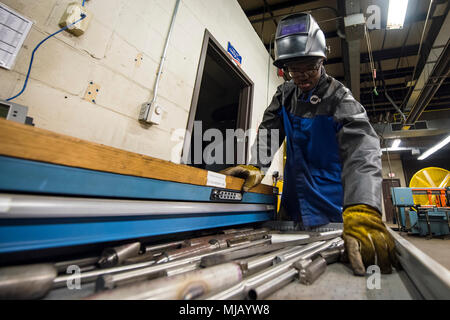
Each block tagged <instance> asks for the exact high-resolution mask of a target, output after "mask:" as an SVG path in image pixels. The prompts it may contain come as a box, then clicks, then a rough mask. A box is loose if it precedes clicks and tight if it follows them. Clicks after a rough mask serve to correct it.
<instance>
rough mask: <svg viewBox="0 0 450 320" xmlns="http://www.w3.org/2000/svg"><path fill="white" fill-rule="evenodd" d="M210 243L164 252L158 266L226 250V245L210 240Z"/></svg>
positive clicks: (159, 258)
mask: <svg viewBox="0 0 450 320" xmlns="http://www.w3.org/2000/svg"><path fill="white" fill-rule="evenodd" d="M210 241H211V242H206V243H202V244H197V245H194V246H190V247H185V248H181V249H175V250H170V251H167V252H163V253H162V254H161V256H160V257H158V258H157V259H156V263H157V264H161V263H166V262H170V261H174V260H176V259H180V258H186V257H189V256H192V255H196V254H202V253H207V252H211V251H214V250H217V249H223V248H226V244H225V245H224V244H222V243H221V242H219V241H215V242H214V241H213V240H210Z"/></svg>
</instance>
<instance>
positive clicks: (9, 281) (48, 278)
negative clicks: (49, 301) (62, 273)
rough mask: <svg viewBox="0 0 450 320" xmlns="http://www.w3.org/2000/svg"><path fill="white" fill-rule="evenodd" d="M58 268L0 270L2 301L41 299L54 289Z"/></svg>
mask: <svg viewBox="0 0 450 320" xmlns="http://www.w3.org/2000/svg"><path fill="white" fill-rule="evenodd" d="M56 275H57V271H56V268H55V267H54V266H53V265H52V264H50V263H47V264H33V265H26V266H13V267H5V268H2V269H1V270H0V299H14V300H16V299H26V300H30V299H39V298H42V297H43V296H45V294H46V293H47V292H48V291H49V290H50V289H51V288H52V281H53V279H54V278H56Z"/></svg>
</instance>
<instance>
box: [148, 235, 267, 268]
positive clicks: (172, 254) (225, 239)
mask: <svg viewBox="0 0 450 320" xmlns="http://www.w3.org/2000/svg"><path fill="white" fill-rule="evenodd" d="M267 234H268V230H267V229H259V230H251V231H244V232H235V233H230V234H219V235H211V236H204V237H200V238H194V239H189V240H187V242H189V243H190V244H191V246H190V247H184V248H181V249H174V250H169V251H167V252H163V254H162V255H161V257H159V258H158V259H156V263H158V264H159V263H165V262H169V261H173V260H175V259H180V258H184V257H188V256H191V255H194V254H201V253H205V252H210V251H214V250H217V249H223V248H226V247H231V246H233V247H234V246H235V245H236V244H239V242H241V243H243V242H244V243H245V242H248V241H251V240H259V239H262V238H264V237H267Z"/></svg>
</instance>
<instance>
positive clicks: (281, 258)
mask: <svg viewBox="0 0 450 320" xmlns="http://www.w3.org/2000/svg"><path fill="white" fill-rule="evenodd" d="M327 243H328V242H327ZM343 245H344V240H342V239H340V238H339V240H336V241H334V243H333V246H332V247H333V248H334V247H338V248H340V247H342V246H343ZM329 247H330V246H328V247H326V248H325V249H323V250H320V251H319V252H315V251H311V252H308V253H305V254H304V255H302V259H310V258H312V257H314V256H315V255H317V254H318V253H320V252H322V251H324V250H326V249H328V248H329ZM298 255H299V253H298V252H296V251H291V252H287V253H284V254H281V255H278V256H277V257H276V260H277V262H283V261H286V260H290V259H293V258H296V257H297V256H298Z"/></svg>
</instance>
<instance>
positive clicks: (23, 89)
mask: <svg viewBox="0 0 450 320" xmlns="http://www.w3.org/2000/svg"><path fill="white" fill-rule="evenodd" d="M84 18H86V15H85V14H81V18H80V19H78V20H77V21H75V22H74V23H72V24H69V25H68V26H65V27H64V28H62V29H60V30H58V31H56V32H55V33H53V34H51V35H49V36H48V37H47V38H45V39H44V40H42V41H41V42H39V43H38V45H37V46H36V47H35V48H34V49H33V52H32V54H31V60H30V65H29V66H28V72H27V76H26V78H25V83H24V84H23V88H22V90H20V92H19V93H18V94H16V95H15V96H13V97H11V98H9V99H6V101H11V100H13V99H15V98H17V97H18V96H20V95H21V94H22V93H23V92H24V91H25V88H26V87H27V84H28V78H29V77H30V72H31V66H32V65H33V59H34V53H35V52H36V50H37V49H38V48H39V47H40V46H41V44H43V43H44V42H45V41H47V40H48V39H50V38H51V37H53V36H55V35H57V34H58V33H60V32H62V31H64V30H66V29H68V28H70V27H71V26H73V25H74V24H76V23H78V22H80V21H81V20H83V19H84Z"/></svg>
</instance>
